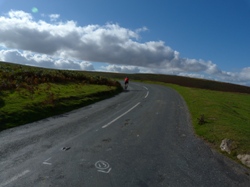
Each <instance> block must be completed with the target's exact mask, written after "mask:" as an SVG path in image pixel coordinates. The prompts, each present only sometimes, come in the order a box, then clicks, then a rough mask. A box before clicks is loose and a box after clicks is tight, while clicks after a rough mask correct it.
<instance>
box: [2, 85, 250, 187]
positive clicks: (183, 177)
mask: <svg viewBox="0 0 250 187" xmlns="http://www.w3.org/2000/svg"><path fill="white" fill-rule="evenodd" d="M249 173H250V172H249V170H248V169H246V168H243V167H241V166H240V165H237V164H235V163H234V162H232V161H230V160H228V159H227V158H224V157H223V156H221V155H220V154H217V153H216V152H213V151H212V150H210V149H209V147H208V146H206V144H204V143H203V142H202V141H201V140H200V139H199V138H197V137H195V136H194V133H193V131H192V127H191V123H190V119H189V115H188V110H187V107H186V105H185V102H184V101H183V99H182V98H181V97H180V95H178V94H177V93H176V92H175V91H174V90H172V89H170V88H167V87H163V86H159V85H151V84H142V83H132V84H130V85H129V89H128V90H127V91H126V92H123V93H121V94H119V95H117V96H115V97H113V98H111V99H107V100H104V101H101V102H98V103H95V104H93V105H90V106H88V107H84V108H81V109H78V110H75V111H72V112H70V113H67V114H64V115H61V116H56V117H53V118H48V119H45V120H42V121H39V122H36V123H32V124H27V125H25V126H22V127H18V128H14V129H10V130H6V131H3V132H1V133H0V187H10V186H11V187H12V186H25V187H26V186H37V187H40V186H42V187H45V186H46V187H48V186H52V187H55V186H58V187H59V186H60V187H62V186H66V187H70V186H72V187H76V186H79V187H85V186H86V187H92V186H93V187H99V186H100V187H109V186H113V187H123V186H124V187H133V186H135V187H137V186H138V187H147V186H149V187H152V186H153V187H154V186H164V187H165V186H175V187H176V186H219V187H221V186H249V185H250V176H249Z"/></svg>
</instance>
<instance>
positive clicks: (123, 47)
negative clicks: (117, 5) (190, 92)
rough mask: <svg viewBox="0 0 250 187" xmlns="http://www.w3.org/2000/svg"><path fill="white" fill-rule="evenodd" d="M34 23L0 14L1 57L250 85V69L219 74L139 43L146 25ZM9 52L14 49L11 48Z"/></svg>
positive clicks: (207, 64)
mask: <svg viewBox="0 0 250 187" xmlns="http://www.w3.org/2000/svg"><path fill="white" fill-rule="evenodd" d="M59 17H60V15H58V14H52V15H49V18H50V22H46V21H44V20H39V21H36V20H35V19H34V18H33V17H32V15H31V14H29V13H26V12H24V11H13V10H11V11H10V12H8V14H5V15H3V16H0V45H2V46H3V47H5V48H6V50H2V51H1V52H0V55H1V56H0V58H1V59H3V60H6V61H11V62H18V63H21V62H22V63H26V64H27V63H28V64H32V65H43V66H46V67H52V68H66V69H77V68H78V69H87V70H93V69H94V67H93V65H92V63H91V62H105V63H108V64H109V65H108V66H106V67H105V68H103V69H105V70H107V71H115V72H131V73H132V72H135V73H137V72H152V73H171V74H177V75H178V74H179V75H180V74H182V75H184V74H186V75H187V74H189V75H191V76H198V74H201V75H202V76H203V75H204V74H206V75H207V76H206V77H217V78H218V79H221V80H224V81H231V82H233V81H235V82H237V81H238V82H244V81H245V82H247V81H250V76H249V72H250V70H249V69H250V68H245V69H243V70H242V71H241V72H238V73H230V72H224V71H221V70H220V69H219V68H218V67H217V65H216V64H214V63H212V62H211V61H205V60H202V59H191V58H190V59H189V58H182V57H181V55H180V53H179V52H178V51H175V50H173V49H172V48H171V47H169V46H167V45H166V44H165V43H164V42H163V41H148V42H140V37H141V36H140V33H141V32H145V31H147V30H148V29H147V28H146V27H142V28H138V29H136V30H131V29H127V28H123V27H121V26H120V25H118V24H113V23H107V24H105V25H87V26H79V25H78V24H77V23H76V22H75V21H65V22H62V21H60V22H59V21H57V20H58V18H59ZM10 49H13V50H10Z"/></svg>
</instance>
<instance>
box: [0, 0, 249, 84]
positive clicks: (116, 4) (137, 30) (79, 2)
mask: <svg viewBox="0 0 250 187" xmlns="http://www.w3.org/2000/svg"><path fill="white" fill-rule="evenodd" d="M0 61H6V62H13V63H19V64H26V65H32V66H39V67H47V68H55V69H70V70H89V71H107V72H122V73H128V74H129V73H155V74H170V75H180V76H187V77H195V78H203V79H211V80H216V81H222V82H230V83H235V84H241V85H247V86H250V0H133V1H132V0H119V1H118V0H73V1H72V0H0Z"/></svg>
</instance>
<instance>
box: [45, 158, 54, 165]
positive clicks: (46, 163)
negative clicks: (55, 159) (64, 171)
mask: <svg viewBox="0 0 250 187" xmlns="http://www.w3.org/2000/svg"><path fill="white" fill-rule="evenodd" d="M50 159H51V158H48V159H47V160H45V161H44V162H43V164H45V165H52V164H51V163H49V162H47V161H49V160H50Z"/></svg>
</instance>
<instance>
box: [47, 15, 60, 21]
mask: <svg viewBox="0 0 250 187" xmlns="http://www.w3.org/2000/svg"><path fill="white" fill-rule="evenodd" d="M49 17H50V21H56V20H57V19H58V18H59V17H60V15H59V14H51V15H49Z"/></svg>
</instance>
